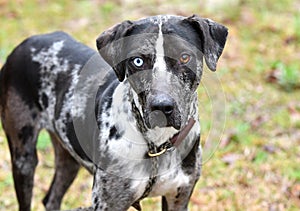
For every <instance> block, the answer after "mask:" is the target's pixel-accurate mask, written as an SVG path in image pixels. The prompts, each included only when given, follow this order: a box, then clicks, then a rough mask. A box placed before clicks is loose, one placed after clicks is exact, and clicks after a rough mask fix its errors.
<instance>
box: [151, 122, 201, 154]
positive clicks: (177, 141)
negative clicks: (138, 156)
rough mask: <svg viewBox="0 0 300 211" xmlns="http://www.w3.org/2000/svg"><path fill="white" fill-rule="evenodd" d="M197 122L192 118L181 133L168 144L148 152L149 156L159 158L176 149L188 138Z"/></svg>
mask: <svg viewBox="0 0 300 211" xmlns="http://www.w3.org/2000/svg"><path fill="white" fill-rule="evenodd" d="M195 122H196V121H195V119H194V118H192V117H191V118H190V119H189V121H188V123H187V125H186V126H185V127H184V128H183V129H182V130H181V131H179V132H178V133H177V134H175V135H174V136H173V137H172V138H170V139H169V140H168V141H167V142H165V143H163V144H162V145H160V146H159V147H157V148H155V147H154V148H153V149H150V150H149V151H148V156H149V157H157V156H160V155H162V154H164V153H165V152H167V151H171V150H173V149H174V147H177V146H179V145H180V144H181V143H182V141H183V140H184V139H185V138H186V136H187V135H188V133H189V132H190V130H191V129H192V127H193V126H194V124H195Z"/></svg>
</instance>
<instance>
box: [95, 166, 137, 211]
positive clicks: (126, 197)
mask: <svg viewBox="0 0 300 211" xmlns="http://www.w3.org/2000/svg"><path fill="white" fill-rule="evenodd" d="M130 184H131V180H130V179H128V178H122V177H120V176H117V175H113V174H110V173H107V172H105V171H104V170H102V169H100V168H96V171H95V173H94V184H93V193H92V198H93V208H94V210H95V211H107V210H109V211H112V210H116V211H126V210H128V209H129V208H130V206H131V205H132V204H133V203H134V192H133V191H132V190H131V189H130Z"/></svg>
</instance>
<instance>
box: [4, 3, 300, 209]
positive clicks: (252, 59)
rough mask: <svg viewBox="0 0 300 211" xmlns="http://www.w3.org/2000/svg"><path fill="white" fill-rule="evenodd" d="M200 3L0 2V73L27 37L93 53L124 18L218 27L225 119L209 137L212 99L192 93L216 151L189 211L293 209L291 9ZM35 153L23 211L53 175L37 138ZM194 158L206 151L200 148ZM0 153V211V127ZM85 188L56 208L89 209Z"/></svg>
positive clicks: (10, 201) (295, 77) (297, 17)
mask: <svg viewBox="0 0 300 211" xmlns="http://www.w3.org/2000/svg"><path fill="white" fill-rule="evenodd" d="M201 2H202V3H201V4H200V3H199V1H193V0H187V1H184V2H182V1H178V0H171V1H168V2H164V1H155V0H150V1H145V2H143V3H141V2H139V1H119V0H114V1H97V0H95V1H87V0H81V1H76V3H75V2H73V1H66V0H58V1H34V0H26V1H25V0H18V1H6V0H4V1H0V20H1V23H2V25H1V31H0V66H1V65H2V64H3V63H4V62H5V58H6V56H7V55H8V54H9V53H10V52H11V50H12V49H13V47H14V46H16V45H17V44H18V43H19V42H21V41H22V40H23V39H25V38H26V37H28V36H30V35H33V34H37V33H45V32H49V31H53V30H59V29H61V30H64V31H66V32H68V33H70V34H72V35H73V36H74V37H75V38H76V39H78V40H80V41H82V42H84V43H86V44H87V45H89V46H91V47H93V48H95V39H96V37H97V36H98V35H99V34H100V33H101V32H102V31H104V30H105V29H107V28H109V27H110V26H112V25H114V24H115V23H118V22H120V21H123V20H125V19H138V18H141V17H144V16H148V15H155V14H161V13H168V14H169V13H172V14H180V15H191V14H193V13H196V14H199V15H201V16H204V17H209V18H211V19H213V20H216V21H218V22H221V23H223V24H225V25H226V26H228V28H229V37H228V42H227V44H226V47H225V50H224V54H223V55H222V57H221V59H220V61H219V64H218V71H217V72H216V73H213V74H216V75H217V76H218V78H219V79H220V82H219V84H217V85H216V87H217V88H218V89H216V90H217V91H218V90H219V92H224V94H225V96H226V103H220V106H217V107H218V108H224V109H225V110H224V113H225V114H226V121H225V126H224V128H223V126H220V128H221V129H220V130H219V131H221V132H220V134H219V133H218V134H217V135H215V136H213V138H210V139H209V137H210V134H211V133H212V129H213V128H212V125H213V123H212V119H211V117H212V114H213V113H214V112H215V111H214V109H213V107H212V102H213V100H214V99H213V98H210V97H209V96H208V95H207V92H206V91H205V87H202V86H200V88H199V97H200V102H199V106H200V116H201V120H202V142H203V143H204V142H206V143H209V142H210V141H211V142H212V143H214V144H216V143H218V142H219V140H220V146H219V147H218V149H217V150H216V151H215V153H214V154H213V156H212V157H210V159H209V160H208V161H207V162H206V163H205V165H204V166H203V171H202V177H201V179H200V181H199V182H198V183H197V186H196V188H195V191H194V194H193V196H192V199H191V203H190V210H192V211H198V210H230V211H231V210H237V211H238V210H291V211H293V210H295V211H296V210H299V209H300V198H299V195H300V191H299V189H300V188H299V187H300V165H299V163H300V127H299V125H300V119H299V116H300V109H299V108H300V101H299V99H300V90H299V89H298V87H299V84H300V81H299V68H300V66H299V59H300V57H299V52H300V13H299V9H297V8H299V7H300V4H299V1H297V0H283V1H281V0H260V1H258V0H254V1H250V0H230V1H225V4H221V3H207V2H210V1H201ZM218 2H221V1H218ZM274 70H276V71H277V72H276V74H278V75H276V74H275V76H276V77H275V80H273V81H272V82H270V81H269V80H266V78H268V77H270V75H272V74H273V71H274ZM205 74H208V72H206V73H205ZM204 80H205V77H204ZM213 85H214V84H213ZM208 87H210V86H208ZM211 88H215V86H212V85H211ZM222 90H223V91H222ZM224 104H225V105H226V106H225V107H224ZM221 120H222V119H221ZM221 120H220V121H221ZM222 121H223V120H222ZM222 125H223V124H222ZM38 148H39V154H38V155H39V160H40V162H39V165H38V168H37V174H36V177H35V184H36V186H35V189H34V201H33V210H43V206H42V204H41V199H42V198H43V196H44V195H45V193H46V191H47V189H48V187H49V185H50V178H51V177H52V175H53V173H54V172H53V166H54V163H53V150H52V148H51V143H50V141H49V136H48V135H47V133H46V132H45V131H43V132H42V133H41V134H40V136H39V141H38ZM204 150H205V151H206V152H207V151H209V150H210V148H207V147H206V145H205V147H204ZM209 152H210V151H209ZM0 153H1V158H2V159H1V162H0V169H1V170H0V193H5V194H1V198H0V210H16V209H17V203H16V197H15V193H14V189H13V181H12V175H11V171H10V168H11V167H10V155H9V150H8V145H7V142H6V139H5V137H4V133H3V130H2V129H0ZM225 158H227V159H228V158H229V159H230V160H229V161H230V162H228V160H226V159H225ZM91 186H92V178H91V176H89V174H88V173H87V172H86V171H85V170H81V171H80V174H79V176H78V178H77V179H76V181H75V183H74V184H73V185H72V187H71V188H70V190H69V191H68V193H67V195H66V196H65V198H64V201H63V205H62V208H63V209H70V208H74V207H79V206H87V205H89V204H90V193H91ZM159 203H160V199H158V198H153V199H147V200H144V201H143V203H142V205H143V207H144V209H145V210H159V207H160V205H159Z"/></svg>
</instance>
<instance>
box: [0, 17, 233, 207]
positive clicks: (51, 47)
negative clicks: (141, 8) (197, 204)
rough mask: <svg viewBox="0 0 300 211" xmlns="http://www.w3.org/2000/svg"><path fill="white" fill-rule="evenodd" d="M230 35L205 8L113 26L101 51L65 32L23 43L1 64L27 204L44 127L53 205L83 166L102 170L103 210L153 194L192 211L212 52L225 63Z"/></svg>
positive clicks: (48, 201)
mask: <svg viewBox="0 0 300 211" xmlns="http://www.w3.org/2000/svg"><path fill="white" fill-rule="evenodd" d="M227 34H228V30H227V28H226V27H225V26H223V25H221V24H219V23H216V22H214V21H212V20H210V19H206V18H201V17H199V16H197V15H192V16H190V17H182V16H172V15H160V16H153V17H148V18H144V19H140V20H137V21H124V22H122V23H120V24H117V25H115V26H113V27H112V28H110V29H108V30H107V31H105V32H103V33H102V34H100V36H99V37H98V38H97V40H96V45H97V49H98V52H97V51H94V50H93V49H91V48H89V47H87V46H85V45H84V44H81V43H79V42H77V41H75V40H74V39H73V38H72V37H70V36H69V35H67V34H66V33H64V32H53V33H49V34H43V35H36V36H32V37H30V38H28V39H26V40H25V41H23V42H22V43H21V44H20V45H19V46H17V47H16V48H15V49H14V50H13V52H12V53H11V54H10V55H9V56H8V58H7V61H6V63H5V64H4V66H3V67H2V70H1V75H0V82H1V84H0V88H1V89H0V104H1V108H0V109H1V120H2V125H3V129H4V131H5V134H6V137H7V140H8V144H9V149H10V153H11V161H12V171H13V179H14V186H15V191H16V195H17V199H18V203H19V210H22V211H26V210H30V208H31V198H32V188H33V185H34V183H33V178H34V172H35V168H36V166H37V163H38V158H37V151H36V143H37V137H38V134H39V131H40V130H41V129H46V130H47V131H48V132H49V134H50V137H51V141H52V144H53V146H54V152H55V175H54V178H53V180H52V183H51V187H50V189H49V191H48V193H47V195H46V196H45V198H44V199H43V204H44V206H45V208H46V209H47V210H58V209H60V204H61V201H62V198H63V196H64V194H65V192H66V191H67V189H68V188H69V186H70V185H71V184H72V182H73V180H74V178H75V177H76V175H77V173H78V170H79V168H80V166H84V167H85V168H86V169H87V170H88V171H90V172H91V174H93V176H94V181H93V190H92V208H91V209H93V210H116V211H120V210H127V209H129V208H130V207H131V206H133V207H135V208H136V209H137V210H141V206H140V204H139V202H140V200H142V199H144V198H146V197H153V196H161V197H162V210H169V211H171V210H174V211H175V210H176V211H179V210H180V211H181V210H187V207H188V202H189V199H190V196H191V194H192V192H193V188H194V186H195V184H196V182H197V180H198V178H199V177H200V171H201V146H200V144H199V140H200V123H199V119H198V106H197V102H198V100H197V87H198V85H199V83H200V80H201V76H202V72H203V60H205V62H206V64H207V66H208V68H209V69H211V70H212V71H215V70H216V65H217V61H218V59H219V57H220V56H221V54H222V51H223V48H224V46H225V42H226V38H227ZM95 58H96V59H95ZM91 60H95V61H93V62H90V61H91ZM87 63H89V64H90V65H89V67H86V65H87ZM101 65H102V66H101ZM100 66H101V67H100ZM93 70H96V73H95V74H96V75H91V74H90V73H88V74H87V75H88V76H87V77H85V80H84V79H82V78H84V77H81V76H82V75H83V74H84V71H87V72H89V71H93ZM93 79H95V80H93ZM79 84H81V86H79ZM90 84H92V85H93V87H94V88H92V89H86V87H88V86H89V85H90ZM78 87H81V88H78ZM78 90H79V91H78ZM91 90H92V91H91ZM92 92H93V93H92ZM91 93H92V94H91Z"/></svg>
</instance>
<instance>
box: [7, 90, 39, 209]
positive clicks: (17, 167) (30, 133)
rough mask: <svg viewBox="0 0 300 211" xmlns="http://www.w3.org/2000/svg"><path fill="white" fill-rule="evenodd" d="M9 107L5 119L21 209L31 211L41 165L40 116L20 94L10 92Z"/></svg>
mask: <svg viewBox="0 0 300 211" xmlns="http://www.w3.org/2000/svg"><path fill="white" fill-rule="evenodd" d="M5 105H6V106H5V107H3V108H2V112H1V120H2V125H3V129H4V131H5V134H6V137H7V140H8V144H9V149H10V154H11V160H12V171H13V179H14V186H15V191H16V195H17V199H18V202H19V210H22V211H29V210H30V206H31V198H32V188H33V183H34V172H35V168H36V166H37V163H38V158H37V152H36V140H37V136H38V132H39V124H38V118H39V117H38V114H37V109H36V108H34V107H31V108H30V107H29V106H28V105H27V104H26V103H25V102H24V101H23V100H22V99H21V97H20V96H19V95H18V94H17V92H9V93H8V95H7V98H6V102H5Z"/></svg>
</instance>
